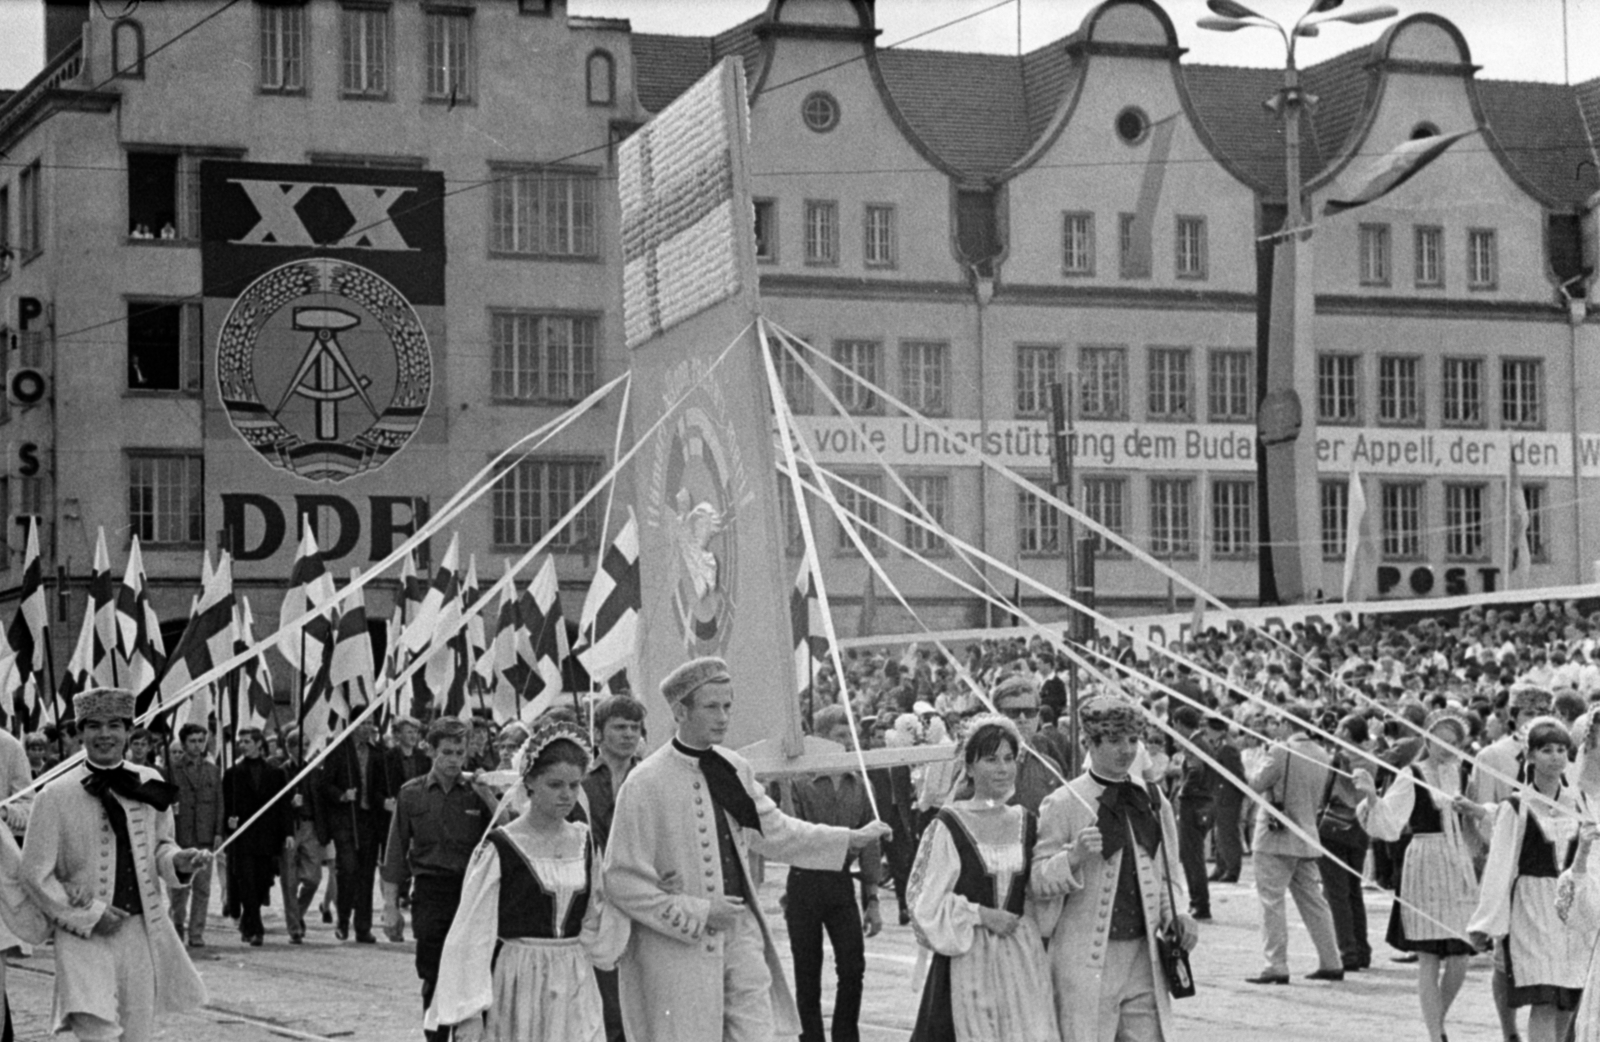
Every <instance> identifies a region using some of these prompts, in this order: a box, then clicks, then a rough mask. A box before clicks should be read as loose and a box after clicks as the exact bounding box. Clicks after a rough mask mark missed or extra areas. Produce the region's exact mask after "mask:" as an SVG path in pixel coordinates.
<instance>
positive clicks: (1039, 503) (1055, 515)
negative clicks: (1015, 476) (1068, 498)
mask: <svg viewBox="0 0 1600 1042" xmlns="http://www.w3.org/2000/svg"><path fill="white" fill-rule="evenodd" d="M1017 550H1018V551H1019V552H1020V553H1024V554H1058V553H1060V552H1061V512H1060V511H1059V510H1057V509H1056V508H1055V507H1054V506H1052V505H1051V504H1050V503H1048V502H1046V501H1045V500H1044V499H1043V498H1041V497H1040V496H1039V495H1038V494H1037V493H1035V492H1030V491H1028V490H1027V489H1025V488H1018V489H1017Z"/></svg>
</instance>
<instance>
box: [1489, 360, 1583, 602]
mask: <svg viewBox="0 0 1600 1042" xmlns="http://www.w3.org/2000/svg"><path fill="white" fill-rule="evenodd" d="M1574 390H1576V388H1574ZM1509 455H1510V456H1511V469H1510V470H1509V471H1508V472H1507V474H1506V585H1507V587H1510V586H1511V585H1512V583H1513V582H1514V581H1517V580H1523V579H1526V578H1527V577H1528V572H1529V563H1530V558H1531V557H1532V554H1531V552H1530V550H1529V546H1528V529H1529V528H1530V527H1531V518H1530V517H1529V516H1528V494H1527V493H1526V492H1525V491H1523V488H1522V478H1521V476H1520V475H1519V474H1518V473H1517V454H1516V453H1515V452H1511V453H1510V454H1509Z"/></svg>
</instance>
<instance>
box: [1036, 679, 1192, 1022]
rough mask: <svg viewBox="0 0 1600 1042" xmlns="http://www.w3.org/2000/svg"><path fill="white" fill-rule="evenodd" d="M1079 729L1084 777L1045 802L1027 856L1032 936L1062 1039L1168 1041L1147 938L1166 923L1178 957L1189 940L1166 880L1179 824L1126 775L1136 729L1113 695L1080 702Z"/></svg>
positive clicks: (1137, 716)
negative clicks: (1174, 933) (1043, 951)
mask: <svg viewBox="0 0 1600 1042" xmlns="http://www.w3.org/2000/svg"><path fill="white" fill-rule="evenodd" d="M1078 725H1079V729H1080V731H1081V733H1082V735H1083V741H1084V745H1085V748H1086V749H1087V751H1088V754H1089V765H1088V769H1087V770H1086V771H1085V772H1084V773H1083V774H1081V775H1079V776H1078V777H1076V778H1074V779H1073V780H1072V781H1070V782H1068V783H1067V784H1066V785H1064V786H1062V787H1061V788H1060V789H1057V790H1056V791H1055V792H1053V793H1051V794H1050V795H1049V796H1046V797H1045V799H1044V802H1043V804H1041V805H1040V807H1039V841H1038V844H1037V846H1035V848H1034V854H1033V888H1034V893H1035V894H1036V895H1037V897H1038V898H1040V899H1042V900H1045V901H1050V900H1051V899H1059V900H1060V904H1059V908H1058V909H1056V908H1051V907H1049V905H1048V904H1046V905H1044V906H1043V907H1041V909H1040V911H1041V913H1042V914H1041V916H1040V923H1041V930H1042V931H1043V933H1044V935H1045V936H1046V937H1048V938H1051V944H1050V972H1051V976H1052V977H1053V978H1054V980H1055V986H1056V987H1055V991H1056V1016H1057V1018H1058V1020H1059V1021H1060V1026H1061V1038H1062V1042H1099V1040H1101V1039H1108V1038H1116V1039H1119V1040H1125V1042H1161V1040H1162V1039H1171V1038H1174V1037H1176V1036H1175V1035H1174V1025H1173V1022H1172V1009H1171V1000H1170V997H1169V995H1168V986H1167V982H1166V980H1165V978H1164V975H1163V972H1162V970H1161V968H1160V967H1161V963H1160V959H1159V958H1158V956H1157V953H1156V937H1157V934H1158V933H1160V932H1161V931H1164V930H1166V929H1168V928H1169V927H1171V926H1172V925H1174V924H1176V926H1177V930H1178V934H1179V937H1180V939H1181V941H1182V944H1183V946H1184V948H1185V949H1187V950H1192V949H1193V948H1194V946H1195V945H1196V944H1197V943H1198V942H1199V940H1200V931H1199V927H1198V926H1196V924H1195V922H1194V920H1193V919H1192V918H1190V917H1189V916H1187V915H1184V914H1181V913H1180V912H1179V909H1180V908H1183V907H1185V905H1183V904H1182V903H1181V902H1182V900H1183V899H1184V896H1185V895H1184V891H1183V886H1182V878H1181V876H1180V877H1174V876H1173V873H1172V869H1173V867H1174V866H1175V864H1176V862H1177V860H1178V858H1177V850H1178V826H1177V822H1176V820H1175V819H1174V817H1173V814H1172V805H1171V804H1170V803H1168V802H1167V799H1166V797H1164V796H1162V795H1161V791H1160V790H1159V789H1158V788H1157V787H1155V786H1154V785H1147V784H1145V783H1144V782H1143V781H1142V780H1140V779H1138V778H1132V777H1130V774H1129V772H1130V770H1131V768H1132V767H1133V763H1134V759H1135V757H1136V755H1137V754H1138V750H1139V739H1140V736H1141V735H1142V734H1143V733H1144V719H1143V714H1142V713H1141V712H1140V709H1139V707H1138V706H1137V705H1136V704H1135V703H1134V702H1132V701H1131V700H1130V699H1127V698H1125V697H1123V696H1121V695H1115V694H1102V695H1096V696H1094V697H1092V698H1089V699H1086V700H1085V701H1084V703H1083V705H1082V706H1081V707H1080V708H1079V710H1078Z"/></svg>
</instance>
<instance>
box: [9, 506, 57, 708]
mask: <svg viewBox="0 0 1600 1042" xmlns="http://www.w3.org/2000/svg"><path fill="white" fill-rule="evenodd" d="M49 641H50V611H49V606H48V605H47V604H46V603H45V595H44V572H43V568H42V565H41V564H40V562H39V519H38V518H36V517H35V518H32V519H30V521H29V523H28V550H27V554H26V556H25V557H24V558H23V565H22V593H21V597H20V598H19V600H18V601H17V613H16V615H14V616H12V619H11V626H10V628H8V629H7V630H6V642H7V643H8V644H10V645H11V654H12V656H13V657H14V658H15V660H16V667H15V668H16V670H17V674H18V676H19V677H20V678H21V681H22V682H23V683H24V685H25V684H26V681H28V680H30V679H33V678H35V677H37V676H38V674H39V672H40V670H42V669H43V668H44V654H45V646H46V645H47V644H48V643H49ZM30 709H31V710H32V715H33V716H34V717H35V718H34V719H29V720H27V721H26V726H27V730H30V731H33V730H37V728H38V724H39V721H38V719H37V718H36V717H37V713H38V705H37V702H35V703H34V705H32V706H31V707H30Z"/></svg>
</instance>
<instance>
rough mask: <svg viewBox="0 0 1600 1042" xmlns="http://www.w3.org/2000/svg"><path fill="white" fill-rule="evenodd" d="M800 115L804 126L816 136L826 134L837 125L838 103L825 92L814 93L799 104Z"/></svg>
mask: <svg viewBox="0 0 1600 1042" xmlns="http://www.w3.org/2000/svg"><path fill="white" fill-rule="evenodd" d="M800 115H801V117H802V118H803V119H804V120H805V121H806V126H808V127H810V128H811V129H812V130H815V131H816V132H817V133H818V134H826V133H827V132H828V131H830V130H832V129H833V128H834V127H836V126H838V125H839V103H838V102H837V101H835V100H834V97H833V95H832V94H829V93H828V92H827V91H821V90H819V91H814V92H812V93H810V94H807V95H806V100H805V101H803V102H801V103H800Z"/></svg>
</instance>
